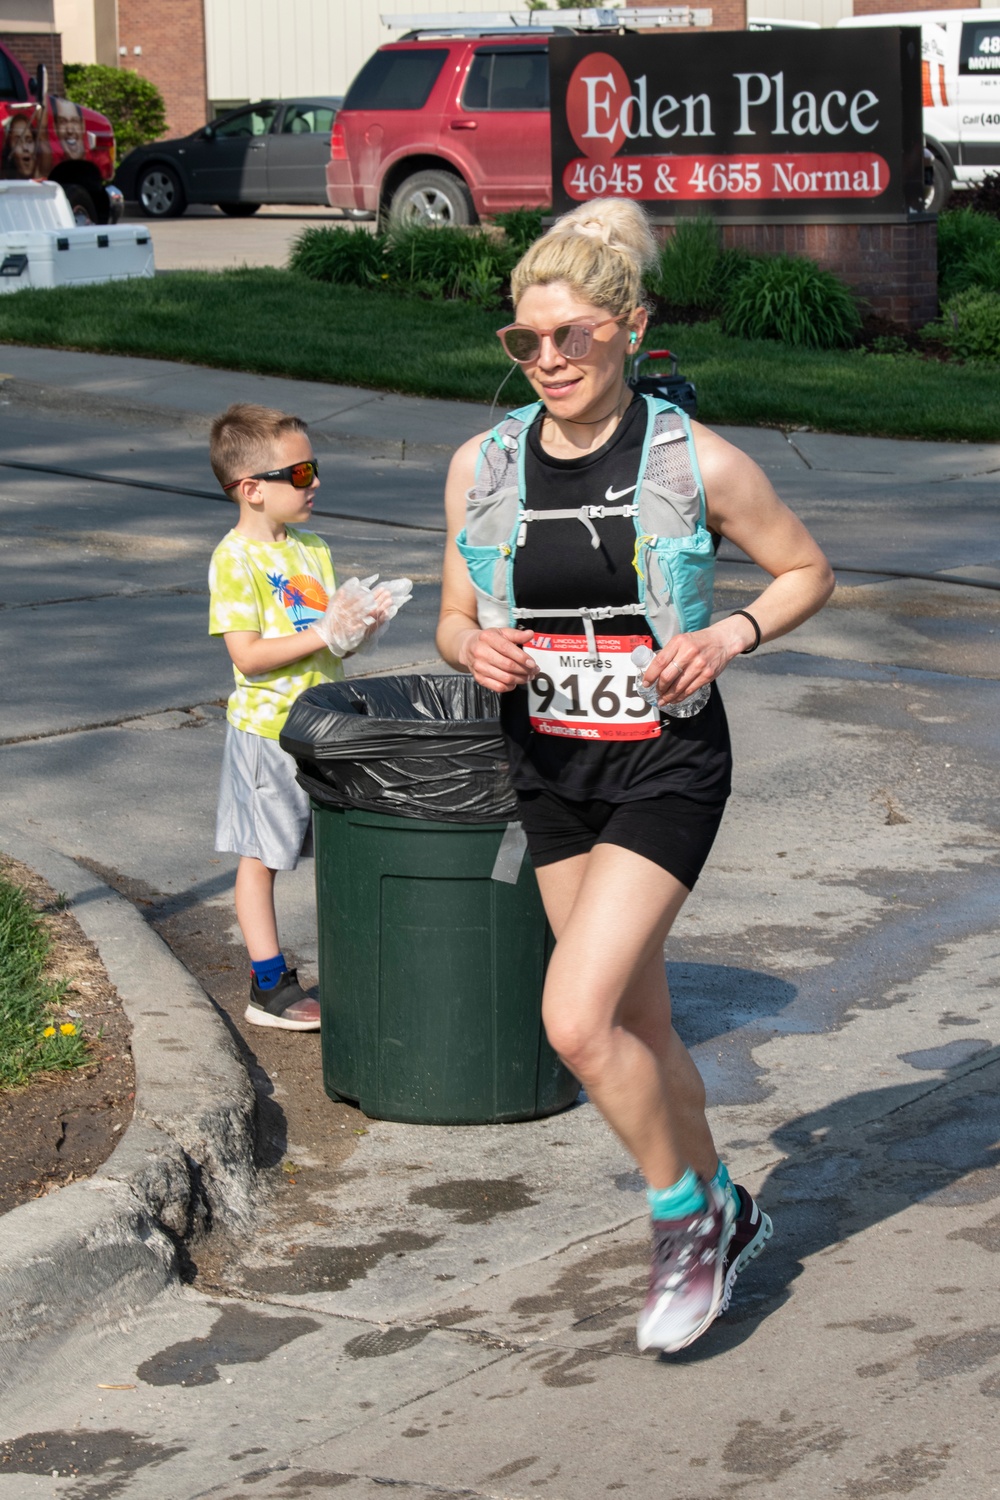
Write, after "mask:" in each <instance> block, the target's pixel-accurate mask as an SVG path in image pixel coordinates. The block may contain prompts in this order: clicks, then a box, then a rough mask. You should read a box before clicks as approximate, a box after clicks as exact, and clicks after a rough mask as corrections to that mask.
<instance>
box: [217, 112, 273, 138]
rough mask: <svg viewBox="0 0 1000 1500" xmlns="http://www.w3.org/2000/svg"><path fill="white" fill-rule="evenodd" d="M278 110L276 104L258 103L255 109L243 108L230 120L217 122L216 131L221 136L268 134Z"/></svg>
mask: <svg viewBox="0 0 1000 1500" xmlns="http://www.w3.org/2000/svg"><path fill="white" fill-rule="evenodd" d="M276 112H277V105H275V104H257V105H255V106H254V108H253V109H241V110H240V112H239V114H238V115H230V116H229V118H228V120H217V121H216V122H215V133H216V135H219V136H225V137H227V138H228V137H231V136H248V135H267V132H268V131H269V130H270V128H271V122H272V120H273V119H274V116H275V114H276Z"/></svg>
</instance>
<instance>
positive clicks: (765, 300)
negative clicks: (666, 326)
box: [289, 210, 861, 349]
mask: <svg viewBox="0 0 1000 1500" xmlns="http://www.w3.org/2000/svg"><path fill="white" fill-rule="evenodd" d="M541 218H542V216H541V212H540V211H534V210H517V211H516V212H513V213H510V214H501V215H499V216H498V219H497V224H498V227H499V228H500V229H502V230H503V233H502V234H498V233H497V232H496V231H495V230H494V229H487V230H480V231H478V232H472V233H470V232H469V231H467V230H464V229H424V228H420V227H410V226H406V227H398V228H397V227H391V228H390V229H389V230H388V231H387V232H384V233H378V234H367V233H365V232H364V231H358V230H354V229H341V228H334V229H307V230H305V231H304V233H303V234H302V235H301V236H300V237H299V238H298V240H297V241H296V243H295V245H294V247H293V249H292V253H291V257H290V259H289V268H290V269H291V270H293V271H297V272H299V273H300V274H301V275H304V276H308V277H310V279H312V280H314V281H327V282H331V283H333V284H334V285H337V286H347V285H350V286H362V287H369V288H371V287H383V288H385V289H387V290H390V291H401V292H405V293H406V294H408V295H411V296H413V295H416V296H420V297H427V298H431V299H437V298H456V297H457V298H462V299H464V300H467V301H469V302H473V303H475V304H476V305H477V306H479V307H485V308H499V307H501V306H502V305H503V302H504V299H505V298H506V297H507V296H508V295H509V283H510V274H511V271H512V270H513V268H514V266H515V264H516V262H517V261H518V259H519V258H520V256H521V255H522V254H523V252H524V250H525V249H526V247H527V246H528V245H529V244H531V242H532V241H533V240H534V239H536V238H537V236H538V235H539V233H540V232H541ZM647 290H648V291H649V292H650V293H651V295H652V296H653V297H654V298H656V299H658V300H661V301H664V302H667V303H669V304H671V305H672V306H674V307H681V308H689V309H694V310H696V311H698V312H700V313H702V314H703V315H705V316H718V317H720V319H721V321H722V324H723V327H724V328H725V329H726V331H727V332H730V333H734V334H737V335H739V336H741V337H745V338H772V339H778V340H780V341H781V342H782V343H786V344H792V345H795V346H796V347H798V348H812V349H833V348H838V347H842V346H843V345H846V344H850V343H852V342H853V340H854V339H855V337H856V335H857V332H858V330H859V328H860V326H861V317H860V313H859V310H858V304H857V301H856V299H855V298H854V296H853V295H852V293H851V292H850V291H849V290H848V288H847V287H846V286H844V284H843V283H842V282H841V281H838V279H837V278H836V277H835V276H834V275H832V274H831V273H830V272H829V271H822V270H820V268H819V267H818V266H817V265H815V264H814V263H813V262H812V261H809V260H800V259H796V258H794V257H792V256H775V257H768V258H764V257H752V256H749V255H746V254H743V253H741V252H737V251H724V250H722V248H721V245H720V241H719V234H718V230H717V228H716V226H715V224H714V223H713V222H712V220H711V219H706V218H696V219H688V220H684V221H682V222H681V223H680V224H679V225H678V227H677V231H676V233H675V234H674V235H673V236H672V238H671V239H670V240H668V241H667V242H666V244H665V245H664V246H663V249H662V251H661V253H660V258H659V262H658V263H657V265H656V266H654V267H653V269H652V271H651V272H650V274H649V276H648V277H647Z"/></svg>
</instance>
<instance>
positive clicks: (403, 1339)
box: [344, 1328, 431, 1359]
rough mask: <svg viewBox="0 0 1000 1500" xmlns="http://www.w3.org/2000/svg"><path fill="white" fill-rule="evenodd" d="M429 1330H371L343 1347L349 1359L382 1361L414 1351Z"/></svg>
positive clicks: (360, 1334)
mask: <svg viewBox="0 0 1000 1500" xmlns="http://www.w3.org/2000/svg"><path fill="white" fill-rule="evenodd" d="M430 1331H431V1330H430V1329H429V1328H388V1329H386V1330H385V1332H382V1331H381V1330H378V1329H373V1330H372V1331H371V1333H359V1334H358V1336H357V1338H353V1339H349V1340H348V1341H347V1343H346V1344H345V1345H344V1353H345V1354H346V1355H347V1356H348V1358H349V1359H384V1358H385V1357H386V1356H387V1355H389V1354H402V1353H404V1352H405V1351H406V1350H407V1349H415V1348H416V1347H417V1345H418V1344H422V1343H423V1341H424V1339H425V1338H426V1337H427V1335H428V1334H429V1333H430Z"/></svg>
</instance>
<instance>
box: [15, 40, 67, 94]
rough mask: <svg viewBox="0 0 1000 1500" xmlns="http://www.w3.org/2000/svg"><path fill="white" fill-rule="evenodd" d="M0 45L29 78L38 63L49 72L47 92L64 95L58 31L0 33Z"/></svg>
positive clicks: (60, 45)
mask: <svg viewBox="0 0 1000 1500" xmlns="http://www.w3.org/2000/svg"><path fill="white" fill-rule="evenodd" d="M0 43H2V44H3V45H4V46H5V47H6V48H7V51H8V52H10V53H11V54H12V55H13V56H14V57H16V58H17V60H18V62H19V63H20V64H21V67H22V68H23V69H24V71H25V72H26V73H27V75H28V77H29V78H30V77H31V76H32V75H33V74H34V71H35V69H36V68H37V67H38V64H39V63H40V62H43V63H44V64H45V66H46V68H47V69H48V72H49V92H50V93H52V94H63V93H65V84H64V83H63V64H62V37H61V36H60V35H59V33H58V31H15V32H12V33H11V34H10V35H8V34H7V33H6V32H3V31H0Z"/></svg>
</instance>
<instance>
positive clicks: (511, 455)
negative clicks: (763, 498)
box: [456, 395, 715, 653]
mask: <svg viewBox="0 0 1000 1500" xmlns="http://www.w3.org/2000/svg"><path fill="white" fill-rule="evenodd" d="M642 400H643V401H645V403H646V437H645V441H644V443H643V447H642V457H641V458H640V461H639V472H638V474H637V475H636V483H635V484H634V485H632V486H630V487H629V489H628V490H626V491H624V492H618V491H616V497H617V495H618V494H619V493H622V494H623V495H629V494H630V495H631V498H630V500H629V501H628V503H626V504H622V505H612V504H606V505H581V506H580V507H579V508H578V509H576V510H531V509H529V508H528V506H527V503H526V496H525V492H524V491H525V481H524V460H525V452H526V449H527V443H528V428H529V427H530V426H531V424H532V422H533V421H534V420H535V418H536V417H537V416H538V413H539V412H540V411H541V410H542V403H541V402H540V401H536V402H532V403H531V405H529V406H521V407H518V409H517V410H516V411H512V412H510V413H509V414H508V415H507V416H506V417H505V418H504V419H503V421H502V422H500V423H498V424H497V426H496V427H495V428H494V429H493V431H492V432H491V433H490V434H489V436H488V437H486V438H485V439H484V440H483V444H482V448H481V450H480V456H479V459H478V461H477V463H476V476H475V482H474V484H473V486H472V488H471V489H470V490H469V492H468V494H467V496H466V516H465V526H464V528H463V529H462V531H461V532H460V533H459V535H458V537H457V539H456V540H457V545H458V550H459V552H460V553H461V554H462V557H463V558H464V559H465V563H466V566H467V567H468V570H469V577H470V579H471V581H472V586H473V588H474V590H475V593H476V604H477V608H478V615H479V624H480V626H481V627H482V628H483V629H491V628H494V629H495V628H498V627H503V626H505V625H513V626H518V625H520V624H521V622H522V621H523V620H544V619H545V618H546V617H548V618H557V617H558V618H563V617H565V616H567V615H579V617H580V619H581V621H582V622H583V628H584V632H585V634H586V637H587V642H588V646H589V648H590V650H591V652H592V653H596V644H595V639H594V637H595V632H594V622H595V621H600V620H607V619H610V618H612V617H613V616H616V615H619V616H620V615H623V614H624V615H628V614H634V615H637V616H640V615H641V616H643V617H644V619H645V620H646V623H647V624H648V626H649V628H650V630H651V631H652V633H653V637H654V639H655V641H656V642H657V645H659V646H662V645H663V643H664V641H667V640H669V639H670V637H671V636H672V635H676V634H678V633H679V632H681V631H689V630H701V629H703V628H704V626H706V625H707V624H708V623H709V620H710V618H711V614H712V587H713V582H714V576H715V548H714V545H713V537H712V533H711V532H710V531H709V530H708V528H707V526H706V523H705V488H704V485H703V484H702V481H701V473H700V471H699V469H698V460H697V457H696V456H695V451H694V439H693V437H692V435H691V424H690V422H689V420H688V418H687V416H686V415H685V413H684V412H682V411H681V410H680V409H679V408H678V407H676V406H672V405H671V404H670V402H669V401H663V400H661V399H659V398H658V397H655V396H648V395H644V396H643V397H642ZM604 516H631V517H632V519H633V522H634V525H635V552H634V554H633V559H632V561H633V566H634V567H635V572H636V583H637V591H636V592H637V597H636V602H635V604H615V605H608V606H599V607H596V608H591V607H588V606H586V605H581V607H580V608H579V609H569V608H560V609H519V608H518V607H517V604H516V602H515V599H514V559H515V556H516V553H517V548H518V547H519V546H523V545H524V541H525V537H526V535H527V528H528V526H529V525H532V524H534V523H535V522H543V521H554V520H574V519H575V520H577V521H579V522H580V523H581V525H583V526H585V527H586V528H587V530H588V531H589V532H590V535H591V545H592V546H593V547H595V548H597V547H599V546H600V544H601V543H600V538H599V537H598V535H597V530H596V528H595V526H594V521H595V520H600V519H602V518H603V517H604Z"/></svg>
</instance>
